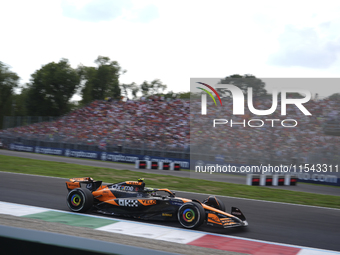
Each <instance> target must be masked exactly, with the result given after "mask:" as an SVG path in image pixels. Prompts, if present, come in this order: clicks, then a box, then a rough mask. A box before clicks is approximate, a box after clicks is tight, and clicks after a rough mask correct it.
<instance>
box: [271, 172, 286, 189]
mask: <svg viewBox="0 0 340 255" xmlns="http://www.w3.org/2000/svg"><path fill="white" fill-rule="evenodd" d="M284 184H285V176H284V175H278V174H275V175H273V186H283V185H284Z"/></svg>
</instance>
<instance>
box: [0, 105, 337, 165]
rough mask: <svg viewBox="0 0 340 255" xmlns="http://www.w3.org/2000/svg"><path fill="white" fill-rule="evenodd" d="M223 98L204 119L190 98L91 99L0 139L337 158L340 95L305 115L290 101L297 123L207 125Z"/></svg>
mask: <svg viewBox="0 0 340 255" xmlns="http://www.w3.org/2000/svg"><path fill="white" fill-rule="evenodd" d="M224 100H226V101H225V102H224V105H226V107H224V108H216V107H215V108H214V106H213V105H209V104H208V109H209V114H208V115H207V117H206V119H204V118H203V119H202V116H201V115H200V105H199V102H196V101H195V100H192V101H191V102H190V101H187V100H181V99H175V100H170V101H164V100H144V101H143V100H140V101H126V102H123V101H119V102H118V101H113V102H107V101H94V102H92V103H91V104H89V105H88V106H86V107H83V108H81V109H78V110H75V111H73V112H71V113H69V114H68V115H66V116H63V117H60V118H59V119H57V120H54V121H50V122H40V123H35V124H32V125H26V126H21V127H16V128H10V129H6V130H0V139H1V140H2V141H3V143H4V144H5V145H6V144H9V143H10V142H13V141H15V142H19V143H22V144H25V145H30V146H45V147H53V148H64V149H65V148H69V149H79V150H91V151H94V150H97V151H98V150H99V151H107V152H119V153H131V154H142V155H149V156H152V155H154V156H165V157H174V158H183V159H184V158H185V159H188V158H189V157H190V155H189V152H191V154H192V155H194V157H196V158H201V159H207V158H212V159H215V157H216V155H219V156H220V155H223V156H222V158H224V160H227V161H228V162H231V163H246V164H261V163H269V162H270V163H273V164H275V163H277V164H289V163H307V162H308V163H327V164H338V163H339V162H340V158H339V155H340V137H335V136H329V134H335V133H334V132H333V131H334V130H337V129H336V128H337V127H333V129H331V131H332V132H330V131H329V124H330V123H331V124H332V123H333V122H331V121H334V120H335V119H338V118H339V116H340V114H339V105H340V104H339V102H338V101H336V100H331V99H321V100H311V101H309V102H308V103H306V104H305V106H306V108H307V109H308V110H309V111H310V112H311V113H312V116H309V117H306V116H304V115H303V114H301V112H300V111H299V110H297V109H296V108H295V107H290V108H288V109H287V116H286V119H296V120H297V121H298V123H299V125H298V126H297V127H295V128H284V127H275V128H272V127H268V126H264V127H261V128H249V127H245V128H239V127H238V128H237V127H235V128H234V127H232V128H230V127H229V128H225V127H223V129H224V130H222V129H221V127H218V128H212V125H211V123H212V119H213V118H214V116H220V115H221V113H222V111H223V114H224V115H226V114H227V115H228V116H232V113H231V109H232V105H231V104H232V102H231V101H228V100H227V99H224ZM254 105H255V107H256V108H257V109H268V108H270V106H271V99H257V100H255V102H254ZM279 113H280V107H278V109H277V111H276V112H274V113H273V114H272V115H271V116H270V118H276V119H280V118H281V119H282V116H280V115H279ZM233 118H234V117H233ZM250 118H256V119H265V118H268V116H252V114H251V113H250V112H246V113H245V115H244V116H240V117H237V118H235V120H237V121H240V120H241V119H250ZM203 120H204V121H203ZM333 124H334V123H333ZM190 125H191V129H190ZM335 125H336V122H335ZM327 128H328V129H327ZM334 128H335V129H334ZM325 130H326V131H325ZM221 134H223V135H222V137H221ZM207 146H209V150H207ZM195 155H196V156H195Z"/></svg>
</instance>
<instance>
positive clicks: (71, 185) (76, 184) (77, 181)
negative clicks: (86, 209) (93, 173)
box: [66, 177, 102, 191]
mask: <svg viewBox="0 0 340 255" xmlns="http://www.w3.org/2000/svg"><path fill="white" fill-rule="evenodd" d="M82 183H86V188H87V189H89V190H90V191H95V190H97V189H98V188H99V187H100V186H101V185H102V181H95V180H93V179H92V178H91V177H81V178H71V179H70V180H69V181H66V188H67V189H68V191H70V190H72V189H76V188H81V184H82Z"/></svg>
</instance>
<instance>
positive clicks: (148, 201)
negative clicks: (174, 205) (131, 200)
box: [138, 199, 157, 206]
mask: <svg viewBox="0 0 340 255" xmlns="http://www.w3.org/2000/svg"><path fill="white" fill-rule="evenodd" d="M138 201H139V203H141V204H142V205H144V206H148V205H155V204H156V203H157V202H156V200H155V199H139V200H138Z"/></svg>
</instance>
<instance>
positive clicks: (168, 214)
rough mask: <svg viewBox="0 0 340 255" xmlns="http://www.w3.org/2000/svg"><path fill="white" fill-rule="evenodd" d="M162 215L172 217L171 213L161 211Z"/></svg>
mask: <svg viewBox="0 0 340 255" xmlns="http://www.w3.org/2000/svg"><path fill="white" fill-rule="evenodd" d="M162 216H166V217H172V214H171V213H162Z"/></svg>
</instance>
